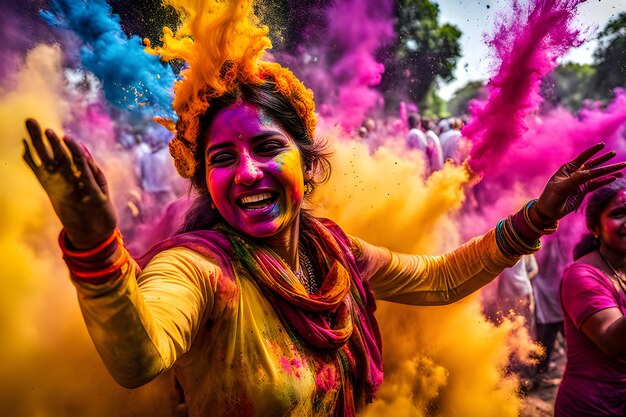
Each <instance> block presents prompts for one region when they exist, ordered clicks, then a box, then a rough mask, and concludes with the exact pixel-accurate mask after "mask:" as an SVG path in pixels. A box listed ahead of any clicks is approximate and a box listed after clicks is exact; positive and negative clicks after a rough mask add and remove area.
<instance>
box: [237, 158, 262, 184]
mask: <svg viewBox="0 0 626 417" xmlns="http://www.w3.org/2000/svg"><path fill="white" fill-rule="evenodd" d="M261 178H263V171H262V170H261V167H260V166H259V163H258V162H257V161H255V160H254V158H252V157H250V155H248V154H245V153H244V154H242V156H241V160H240V162H239V167H237V174H236V175H235V184H242V185H252V184H254V183H255V182H257V181H258V180H260V179H261Z"/></svg>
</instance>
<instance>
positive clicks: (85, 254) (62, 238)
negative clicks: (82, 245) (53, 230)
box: [59, 227, 124, 259]
mask: <svg viewBox="0 0 626 417" xmlns="http://www.w3.org/2000/svg"><path fill="white" fill-rule="evenodd" d="M114 240H117V241H118V244H120V245H123V244H124V242H123V241H122V234H121V233H120V231H119V229H118V228H117V227H116V228H115V229H114V230H113V233H111V236H109V237H108V238H107V239H106V240H105V241H104V242H102V243H101V244H99V245H98V246H96V247H95V248H92V249H87V250H72V249H68V247H67V242H68V240H67V237H66V234H65V229H63V230H62V231H61V234H60V235H59V246H60V247H61V252H63V254H64V255H66V256H70V257H72V258H78V259H81V258H89V257H91V256H94V255H96V254H97V253H98V252H101V251H103V250H104V249H106V248H107V247H108V246H109V245H110V244H111V243H113V241H114Z"/></svg>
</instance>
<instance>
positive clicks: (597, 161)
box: [581, 151, 617, 169]
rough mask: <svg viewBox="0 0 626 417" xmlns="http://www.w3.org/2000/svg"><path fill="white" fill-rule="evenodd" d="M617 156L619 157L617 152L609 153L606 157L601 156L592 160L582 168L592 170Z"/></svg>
mask: <svg viewBox="0 0 626 417" xmlns="http://www.w3.org/2000/svg"><path fill="white" fill-rule="evenodd" d="M615 155H617V152H615V151H610V152H607V153H605V154H604V155H600V156H598V157H597V158H594V159H592V160H590V161H587V162H585V163H584V164H583V165H582V166H581V168H582V169H590V168H594V167H597V166H598V165H602V164H603V163H605V162H606V161H608V160H610V159H612V158H613V157H614V156H615Z"/></svg>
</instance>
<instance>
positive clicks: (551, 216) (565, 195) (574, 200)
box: [536, 143, 626, 223]
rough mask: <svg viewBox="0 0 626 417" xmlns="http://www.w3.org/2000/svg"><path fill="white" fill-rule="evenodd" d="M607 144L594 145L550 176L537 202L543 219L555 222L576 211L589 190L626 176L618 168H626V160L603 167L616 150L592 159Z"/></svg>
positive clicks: (538, 210) (539, 213)
mask: <svg viewBox="0 0 626 417" xmlns="http://www.w3.org/2000/svg"><path fill="white" fill-rule="evenodd" d="M604 146H605V145H604V143H598V144H596V145H593V146H592V147H590V148H589V149H587V150H585V151H584V152H583V153H581V154H580V155H578V157H576V159H574V160H573V161H570V162H568V163H566V164H564V165H562V166H561V168H559V170H558V171H557V172H556V173H555V174H554V175H553V176H552V177H551V178H550V180H549V181H548V183H547V184H546V186H545V188H544V189H543V192H542V193H541V196H539V198H538V199H537V204H536V210H537V214H538V215H539V216H540V217H541V218H542V221H544V222H546V223H549V222H554V221H556V220H559V219H561V218H562V217H565V216H566V215H567V214H569V213H571V212H573V211H576V210H577V209H578V207H580V204H581V203H582V201H583V199H584V198H585V195H587V193H590V192H592V191H594V190H597V189H598V188H600V187H603V186H605V185H607V184H609V183H610V182H612V181H614V180H615V179H616V178H619V177H621V176H622V173H621V172H617V171H619V170H621V169H623V168H625V167H626V162H618V163H615V164H611V165H606V166H602V167H600V166H599V165H601V164H603V163H605V162H607V161H608V160H610V159H611V158H613V157H614V156H615V155H616V153H615V151H610V152H607V153H605V154H604V155H601V156H598V157H596V158H593V159H591V158H592V157H593V156H594V155H595V154H597V153H598V152H599V151H600V150H602V149H603V148H604Z"/></svg>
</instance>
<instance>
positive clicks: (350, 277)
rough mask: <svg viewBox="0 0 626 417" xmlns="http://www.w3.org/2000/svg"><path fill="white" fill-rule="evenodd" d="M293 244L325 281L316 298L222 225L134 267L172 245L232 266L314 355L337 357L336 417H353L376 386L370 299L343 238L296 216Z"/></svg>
mask: <svg viewBox="0 0 626 417" xmlns="http://www.w3.org/2000/svg"><path fill="white" fill-rule="evenodd" d="M300 239H301V242H302V243H303V244H304V245H305V247H307V253H308V254H309V256H310V257H312V258H313V259H312V260H313V263H314V264H315V266H316V269H317V270H318V271H319V272H320V273H321V274H322V276H324V277H325V278H324V280H323V282H322V284H321V287H320V290H319V292H318V293H317V294H308V293H307V292H306V290H305V288H304V286H303V285H302V284H301V283H300V281H299V280H298V278H297V277H296V275H295V274H294V273H293V272H292V271H291V269H290V267H289V266H288V265H287V263H286V262H285V261H284V260H283V259H282V258H281V257H280V256H278V255H277V254H276V253H275V252H274V251H272V250H271V249H270V248H268V247H267V246H265V245H262V244H259V243H257V242H255V241H253V240H251V239H249V238H247V237H245V236H242V235H241V234H239V233H238V232H236V231H235V230H234V229H232V228H231V227H229V226H226V225H219V226H218V227H217V230H216V231H195V232H190V233H185V234H181V235H177V236H174V237H172V238H170V239H168V240H167V241H165V242H163V243H162V244H159V245H157V246H156V247H155V248H153V249H151V250H150V251H149V252H148V253H147V254H146V255H144V257H142V258H141V259H140V260H139V261H138V262H139V263H140V266H143V265H142V263H143V264H145V263H147V261H148V260H149V259H150V258H151V257H152V256H154V255H155V254H156V253H158V252H159V251H161V250H164V249H165V248H167V247H173V246H183V247H187V248H189V249H192V250H195V251H197V252H199V253H202V254H204V255H207V256H209V257H211V258H212V259H215V257H216V256H218V258H219V259H217V261H218V262H219V263H220V264H222V265H220V266H222V267H224V266H226V267H227V268H228V269H230V270H232V268H233V267H232V264H231V263H230V262H239V263H240V264H241V265H242V266H243V267H244V268H246V269H247V270H248V271H249V273H250V276H251V277H253V278H254V279H255V280H256V281H257V282H258V284H259V287H260V288H261V290H262V291H263V293H264V294H265V296H266V297H268V298H269V299H270V300H271V301H272V305H274V306H275V308H276V311H277V313H278V314H279V315H280V317H281V318H282V320H283V322H284V323H285V324H286V325H287V326H288V327H289V328H291V329H292V330H293V331H294V332H295V334H296V335H297V336H299V337H300V338H301V339H302V340H304V341H305V342H306V343H308V344H309V345H310V346H312V347H314V348H316V349H324V350H327V349H330V350H334V351H336V352H337V363H338V366H339V367H340V371H341V374H342V380H343V381H342V382H343V387H342V388H343V389H342V390H343V399H342V404H341V406H340V407H338V409H337V413H336V415H338V416H342V417H349V416H354V415H355V413H356V410H357V409H358V408H360V407H361V406H362V405H364V404H365V403H368V402H371V401H372V399H373V398H374V395H375V393H376V391H377V389H378V387H379V386H380V384H381V383H382V379H383V368H382V356H381V346H382V343H381V338H380V332H379V329H378V324H377V322H376V319H375V318H374V314H373V313H374V311H375V309H376V306H375V302H374V297H373V295H372V294H371V292H370V290H369V286H368V285H367V283H364V282H363V281H362V279H361V277H360V275H359V270H358V267H357V263H356V260H355V258H354V255H353V253H352V251H351V249H350V241H349V238H348V237H347V236H346V234H345V233H344V232H343V230H341V228H339V226H337V225H336V224H334V223H332V222H331V221H329V220H320V219H316V218H314V217H312V216H310V215H306V214H303V217H302V220H301V227H300ZM229 258H230V261H229ZM355 354H356V355H357V356H358V358H357V360H355V358H354V355H355ZM357 368H358V369H357Z"/></svg>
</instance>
